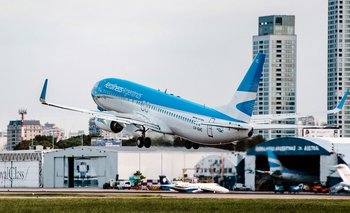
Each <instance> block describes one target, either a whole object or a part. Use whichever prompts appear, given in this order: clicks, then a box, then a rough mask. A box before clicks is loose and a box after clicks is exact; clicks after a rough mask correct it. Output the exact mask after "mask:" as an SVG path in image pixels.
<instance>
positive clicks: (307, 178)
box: [257, 150, 319, 183]
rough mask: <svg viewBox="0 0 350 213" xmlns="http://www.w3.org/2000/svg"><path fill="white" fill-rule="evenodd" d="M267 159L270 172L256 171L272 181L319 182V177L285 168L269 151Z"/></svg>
mask: <svg viewBox="0 0 350 213" xmlns="http://www.w3.org/2000/svg"><path fill="white" fill-rule="evenodd" d="M267 158H268V163H269V167H270V170H269V171H262V170H257V172H259V173H266V174H269V175H270V176H271V177H272V178H273V179H276V180H279V181H285V182H295V183H313V182H317V181H319V177H317V176H314V175H310V174H308V173H306V172H302V171H298V170H293V169H288V168H285V167H284V166H283V165H282V164H281V162H280V161H279V160H278V158H277V156H276V155H275V153H273V152H272V151H271V150H268V151H267Z"/></svg>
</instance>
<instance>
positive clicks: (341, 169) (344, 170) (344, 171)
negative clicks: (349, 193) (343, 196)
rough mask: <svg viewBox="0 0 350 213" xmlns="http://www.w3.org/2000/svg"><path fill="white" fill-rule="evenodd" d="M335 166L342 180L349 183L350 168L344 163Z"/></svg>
mask: <svg viewBox="0 0 350 213" xmlns="http://www.w3.org/2000/svg"><path fill="white" fill-rule="evenodd" d="M336 168H337V171H338V173H339V175H340V177H341V179H343V182H344V183H345V184H347V185H350V168H349V167H348V166H347V165H345V164H339V165H337V166H336Z"/></svg>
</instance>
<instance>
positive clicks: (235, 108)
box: [218, 53, 265, 123]
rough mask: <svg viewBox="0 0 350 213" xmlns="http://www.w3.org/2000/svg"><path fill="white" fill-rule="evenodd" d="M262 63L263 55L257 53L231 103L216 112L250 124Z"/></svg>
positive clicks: (263, 60)
mask: <svg viewBox="0 0 350 213" xmlns="http://www.w3.org/2000/svg"><path fill="white" fill-rule="evenodd" d="M264 62H265V54H263V53H258V54H257V55H256V56H255V58H254V60H253V62H252V64H251V66H250V68H249V69H248V72H247V73H246V75H245V76H244V78H243V80H242V81H241V83H240V85H239V87H238V89H237V91H236V92H235V94H234V96H233V98H232V99H231V101H230V102H229V103H228V104H227V105H225V106H223V107H220V108H219V109H218V110H220V111H221V112H223V113H225V114H227V115H229V116H231V117H233V118H235V119H237V120H240V121H242V122H245V123H249V122H250V118H251V116H252V114H253V109H254V104H255V99H256V93H257V90H258V86H259V81H260V77H261V73H262V70H263V65H264Z"/></svg>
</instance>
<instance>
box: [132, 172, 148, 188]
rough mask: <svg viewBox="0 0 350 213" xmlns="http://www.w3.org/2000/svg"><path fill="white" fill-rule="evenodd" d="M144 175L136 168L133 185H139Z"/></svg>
mask: <svg viewBox="0 0 350 213" xmlns="http://www.w3.org/2000/svg"><path fill="white" fill-rule="evenodd" d="M145 178H146V177H145V176H143V175H142V173H141V171H140V170H137V171H136V172H135V173H134V180H135V182H134V185H135V186H141V182H142V180H143V179H145Z"/></svg>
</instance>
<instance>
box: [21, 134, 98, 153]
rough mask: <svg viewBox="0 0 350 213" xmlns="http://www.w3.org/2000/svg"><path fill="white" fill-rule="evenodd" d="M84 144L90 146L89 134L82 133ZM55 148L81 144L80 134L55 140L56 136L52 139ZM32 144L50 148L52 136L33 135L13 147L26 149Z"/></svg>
mask: <svg viewBox="0 0 350 213" xmlns="http://www.w3.org/2000/svg"><path fill="white" fill-rule="evenodd" d="M83 137H84V146H91V136H89V135H84V136H83ZM54 143H55V148H56V149H64V148H68V147H74V146H81V136H76V137H71V138H68V139H66V140H61V141H58V142H57V138H55V139H54ZM32 144H33V146H36V145H42V146H43V147H44V149H46V148H47V147H49V148H52V146H53V144H52V136H40V135H38V136H35V138H34V139H33V141H32V140H28V141H22V142H21V143H19V144H17V145H16V146H15V147H14V150H28V149H29V147H30V146H31V145H32Z"/></svg>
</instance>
